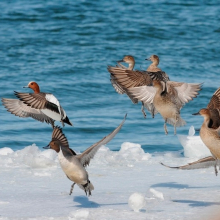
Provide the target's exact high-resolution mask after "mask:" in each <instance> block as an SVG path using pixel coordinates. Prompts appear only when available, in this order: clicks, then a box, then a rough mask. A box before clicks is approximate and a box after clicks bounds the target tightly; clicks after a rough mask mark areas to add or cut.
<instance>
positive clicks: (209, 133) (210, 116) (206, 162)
mask: <svg viewBox="0 0 220 220" xmlns="http://www.w3.org/2000/svg"><path fill="white" fill-rule="evenodd" d="M219 109H220V88H218V89H217V90H216V91H215V93H214V94H213V96H212V97H211V99H210V101H209V104H208V105H207V107H206V109H201V110H200V111H199V112H198V113H194V114H193V115H201V116H203V117H204V122H203V124H202V126H201V129H200V137H201V139H202V141H203V142H204V144H205V145H206V146H207V147H208V148H209V150H210V152H211V154H212V155H213V156H209V157H205V158H202V159H200V160H198V161H195V162H192V163H189V164H187V165H183V166H177V167H170V166H167V165H164V164H163V163H161V164H162V165H164V166H166V167H169V168H176V169H184V170H190V169H200V168H207V167H211V166H213V167H214V169H215V174H216V175H217V174H218V171H217V166H220V160H219V159H220V129H219V126H220V113H219Z"/></svg>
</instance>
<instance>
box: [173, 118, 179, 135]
mask: <svg viewBox="0 0 220 220" xmlns="http://www.w3.org/2000/svg"><path fill="white" fill-rule="evenodd" d="M178 120H179V118H178V117H177V116H176V120H175V123H174V135H176V123H177V121H178Z"/></svg>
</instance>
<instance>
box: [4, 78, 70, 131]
mask: <svg viewBox="0 0 220 220" xmlns="http://www.w3.org/2000/svg"><path fill="white" fill-rule="evenodd" d="M24 88H30V89H32V90H33V91H34V93H20V92H14V93H15V95H16V96H17V97H18V98H19V100H18V99H6V98H2V103H3V105H4V106H5V107H6V108H7V110H8V111H9V112H11V113H12V114H14V115H16V116H19V117H23V118H24V117H32V118H34V119H36V120H38V121H41V122H47V123H49V124H51V125H52V127H54V121H60V122H61V123H62V125H63V126H64V123H66V124H69V125H71V126H72V123H71V122H70V121H69V118H68V117H67V115H66V112H65V111H64V109H63V108H62V107H61V105H60V103H59V101H58V100H57V98H56V97H55V96H54V95H53V94H51V93H44V92H40V87H39V85H38V84H37V83H36V82H33V81H32V82H29V83H28V85H27V86H24Z"/></svg>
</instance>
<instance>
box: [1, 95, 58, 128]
mask: <svg viewBox="0 0 220 220" xmlns="http://www.w3.org/2000/svg"><path fill="white" fill-rule="evenodd" d="M2 103H3V105H4V106H5V108H6V109H7V111H9V112H11V113H12V114H14V115H16V116H19V117H22V118H27V117H32V118H33V119H35V120H38V121H40V122H46V123H48V124H54V120H53V119H51V118H49V117H48V116H46V115H45V114H44V113H42V112H41V111H40V109H34V108H31V107H30V106H28V105H26V104H25V103H24V102H22V101H20V100H18V99H5V98H2Z"/></svg>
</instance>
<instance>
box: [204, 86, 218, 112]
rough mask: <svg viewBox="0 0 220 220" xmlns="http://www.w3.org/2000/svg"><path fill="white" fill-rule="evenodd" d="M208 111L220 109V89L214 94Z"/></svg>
mask: <svg viewBox="0 0 220 220" xmlns="http://www.w3.org/2000/svg"><path fill="white" fill-rule="evenodd" d="M207 108H208V109H220V88H218V89H217V90H216V91H215V93H214V94H213V96H212V98H211V100H210V102H209V104H208V105H207Z"/></svg>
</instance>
